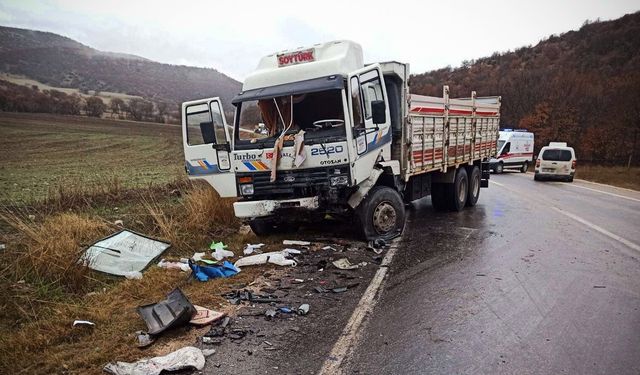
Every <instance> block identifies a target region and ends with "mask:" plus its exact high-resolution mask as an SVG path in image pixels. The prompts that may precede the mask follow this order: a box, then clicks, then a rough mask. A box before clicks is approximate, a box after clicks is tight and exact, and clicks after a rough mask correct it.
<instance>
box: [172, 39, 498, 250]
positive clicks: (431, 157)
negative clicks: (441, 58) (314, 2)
mask: <svg viewBox="0 0 640 375" xmlns="http://www.w3.org/2000/svg"><path fill="white" fill-rule="evenodd" d="M408 79H409V66H408V64H402V63H398V62H385V63H377V64H370V65H366V66H365V64H364V63H363V59H362V49H361V47H360V46H359V45H358V44H356V43H353V42H350V41H336V42H330V43H324V44H318V45H314V46H312V47H310V48H300V49H296V50H292V51H283V52H279V53H274V54H272V55H268V56H265V57H263V58H262V59H261V61H260V63H259V64H258V67H257V69H256V70H255V71H254V72H253V73H251V74H250V75H249V76H247V78H246V79H245V82H244V84H243V87H242V91H241V92H240V93H239V94H238V95H237V96H236V97H235V98H234V99H233V105H234V106H235V116H234V121H233V125H229V124H227V122H226V118H225V115H224V112H223V107H222V103H221V102H220V100H219V99H218V98H210V99H203V100H196V101H191V102H186V103H183V105H182V123H183V129H182V131H183V146H184V153H185V169H186V171H187V173H188V174H189V176H190V177H191V178H199V179H204V180H206V181H207V182H208V183H209V184H211V185H212V186H213V187H214V188H215V190H216V191H217V192H218V193H219V194H220V196H222V197H240V198H239V200H238V201H237V202H235V203H234V211H235V214H236V216H237V217H239V218H242V219H243V220H245V221H247V222H248V223H249V224H250V225H251V228H252V229H253V231H254V232H255V233H256V234H258V235H261V234H267V233H270V232H272V231H273V230H274V229H276V228H277V227H287V226H295V225H296V223H298V222H299V221H302V220H307V219H310V218H313V217H318V218H322V217H324V215H326V214H327V213H330V214H332V215H334V216H344V217H348V218H350V217H354V218H355V219H356V222H357V223H358V225H359V227H360V228H361V229H362V232H363V234H364V236H365V237H366V238H368V239H373V238H387V239H388V238H392V237H394V236H396V235H398V234H400V233H401V231H402V229H403V227H404V222H405V208H404V205H405V203H408V202H410V201H412V200H415V199H419V198H421V197H423V196H426V195H429V194H431V195H432V201H433V204H434V207H436V208H437V209H448V210H453V211H460V210H462V209H463V208H464V207H465V205H466V206H472V205H474V204H475V203H476V202H477V199H478V195H479V188H480V187H481V186H487V185H488V181H487V179H488V178H489V172H488V163H487V161H488V159H489V158H490V157H491V156H493V155H495V153H496V141H497V138H498V122H499V108H500V101H499V98H498V97H493V98H475V94H472V96H471V97H470V98H466V99H449V97H448V89H447V88H446V86H445V89H444V96H443V97H442V98H437V97H426V96H418V95H410V94H409V87H408Z"/></svg>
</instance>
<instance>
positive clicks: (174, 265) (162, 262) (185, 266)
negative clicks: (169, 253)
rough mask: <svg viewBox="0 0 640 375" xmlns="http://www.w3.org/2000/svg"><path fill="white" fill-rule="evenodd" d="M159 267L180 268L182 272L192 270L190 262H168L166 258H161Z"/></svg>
mask: <svg viewBox="0 0 640 375" xmlns="http://www.w3.org/2000/svg"><path fill="white" fill-rule="evenodd" d="M158 267H160V268H165V269H168V270H180V271H182V272H188V271H189V270H190V268H189V264H188V263H182V262H168V261H166V260H164V259H161V260H160V262H158Z"/></svg>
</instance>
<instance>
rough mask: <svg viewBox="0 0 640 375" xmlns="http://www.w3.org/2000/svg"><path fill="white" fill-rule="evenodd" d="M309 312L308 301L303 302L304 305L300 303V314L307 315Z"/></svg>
mask: <svg viewBox="0 0 640 375" xmlns="http://www.w3.org/2000/svg"><path fill="white" fill-rule="evenodd" d="M308 313H309V304H308V303H303V304H302V305H300V307H298V314H300V315H307V314H308Z"/></svg>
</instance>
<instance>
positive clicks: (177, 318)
mask: <svg viewBox="0 0 640 375" xmlns="http://www.w3.org/2000/svg"><path fill="white" fill-rule="evenodd" d="M195 312H196V309H195V307H193V305H192V304H191V302H189V300H188V299H187V297H185V295H184V293H182V291H181V290H180V288H176V289H174V290H173V291H171V293H169V294H168V295H167V299H165V300H163V301H160V302H158V303H152V304H149V305H144V306H140V307H138V314H139V315H140V317H141V318H142V320H144V322H145V323H146V324H147V328H148V331H149V334H151V335H157V334H159V333H161V332H164V331H165V330H167V329H169V328H172V327H177V326H181V325H184V324H187V323H188V322H189V320H191V317H193V314H195Z"/></svg>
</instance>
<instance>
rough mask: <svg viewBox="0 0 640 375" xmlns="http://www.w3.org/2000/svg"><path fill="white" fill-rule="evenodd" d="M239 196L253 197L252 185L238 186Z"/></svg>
mask: <svg viewBox="0 0 640 375" xmlns="http://www.w3.org/2000/svg"><path fill="white" fill-rule="evenodd" d="M240 194H242V195H253V184H246V185H240Z"/></svg>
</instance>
